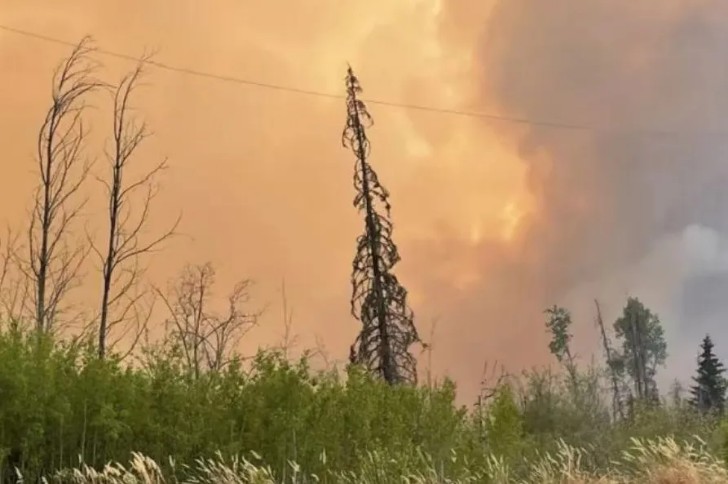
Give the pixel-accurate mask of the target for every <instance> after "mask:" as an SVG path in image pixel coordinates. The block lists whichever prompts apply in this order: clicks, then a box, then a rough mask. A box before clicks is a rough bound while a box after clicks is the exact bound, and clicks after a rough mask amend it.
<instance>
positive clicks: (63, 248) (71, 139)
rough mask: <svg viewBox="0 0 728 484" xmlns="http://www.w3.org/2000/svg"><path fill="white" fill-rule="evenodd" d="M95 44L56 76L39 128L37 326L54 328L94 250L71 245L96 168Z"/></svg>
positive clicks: (30, 269) (80, 49)
mask: <svg viewBox="0 0 728 484" xmlns="http://www.w3.org/2000/svg"><path fill="white" fill-rule="evenodd" d="M91 52H92V48H91V46H90V40H89V39H88V38H84V39H83V40H82V41H81V42H80V43H79V44H78V46H76V48H74V49H73V51H72V53H71V55H70V56H69V57H68V58H67V59H66V60H65V61H63V62H62V63H61V64H60V66H59V67H58V68H57V70H56V72H55V74H54V76H53V88H52V104H51V106H50V108H49V109H48V111H47V113H46V115H45V119H44V120H43V123H42V125H41V128H40V130H39V132H38V141H37V162H38V169H39V176H40V183H39V185H38V188H37V190H36V193H35V201H34V206H33V210H32V214H31V217H30V226H29V229H28V258H27V260H25V261H23V263H22V266H21V267H22V269H23V272H24V274H25V275H26V277H28V278H29V279H30V282H31V286H32V288H33V293H32V297H31V300H32V304H33V308H32V309H31V312H32V313H33V315H34V319H35V326H36V329H37V330H39V331H41V332H47V331H51V330H52V329H53V326H54V323H55V322H56V320H57V318H58V316H59V315H60V313H61V311H62V309H63V307H62V302H63V301H64V299H65V297H66V296H67V294H68V293H69V291H71V290H72V289H73V288H74V287H75V286H76V285H77V284H78V283H79V276H80V272H79V271H80V267H81V264H82V262H83V261H84V259H85V258H86V255H87V254H88V250H87V248H86V247H84V246H83V245H80V244H77V245H75V246H73V247H72V246H71V245H70V244H69V243H68V237H69V236H70V229H71V226H72V225H73V222H74V221H75V219H76V218H77V217H78V215H79V213H80V211H81V210H82V208H83V206H84V204H85V201H80V202H77V201H75V198H76V196H77V195H78V192H79V190H80V188H81V185H82V183H83V182H84V180H85V179H86V176H87V174H88V172H89V169H90V167H91V163H90V162H89V160H88V159H87V158H86V157H85V156H84V151H83V150H84V145H85V143H86V136H87V131H86V130H85V128H84V124H83V119H82V118H83V114H84V112H85V109H86V104H85V99H86V98H87V97H88V95H89V94H91V93H92V92H93V91H95V90H97V88H99V87H101V83H100V82H98V81H97V80H95V79H94V78H93V71H94V69H95V65H94V64H93V63H92V62H91V61H90V60H89V57H90V54H91Z"/></svg>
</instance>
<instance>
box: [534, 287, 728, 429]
mask: <svg viewBox="0 0 728 484" xmlns="http://www.w3.org/2000/svg"><path fill="white" fill-rule="evenodd" d="M596 308H597V324H598V326H599V328H600V334H601V337H602V343H603V348H604V353H605V357H606V368H607V372H608V374H609V379H610V382H611V393H612V407H613V408H612V411H613V416H614V418H615V419H624V418H630V417H631V416H633V415H634V412H635V405H636V404H640V405H647V406H654V405H659V404H660V393H659V391H658V387H657V382H656V375H657V369H658V367H660V366H663V365H664V363H665V360H666V359H667V343H666V341H665V337H664V331H663V328H662V323H661V322H660V318H659V317H658V316H657V315H656V314H655V313H653V312H652V311H650V309H648V308H647V307H645V305H644V304H643V303H642V302H641V301H640V300H639V299H638V298H635V297H630V298H628V300H627V304H626V305H625V307H624V308H623V310H622V315H621V316H620V317H619V318H617V319H616V321H615V322H614V325H613V333H614V337H615V339H616V345H615V344H614V343H613V342H612V341H611V340H610V338H609V337H608V336H607V332H606V330H605V327H604V322H603V320H602V316H601V310H600V307H599V303H598V302H596ZM545 312H546V315H547V319H546V328H547V330H548V332H549V333H550V335H551V341H550V343H549V349H550V351H551V353H552V354H553V355H554V356H555V357H556V359H557V361H558V362H559V363H560V364H561V365H563V367H564V369H565V370H566V372H567V374H568V376H569V379H570V380H571V382H572V384H573V385H574V388H578V381H577V379H578V376H577V365H576V361H575V357H574V354H573V353H572V350H571V346H570V342H571V339H572V334H571V332H570V329H569V328H570V327H571V325H572V320H571V314H570V312H569V311H568V310H567V309H565V308H563V307H559V306H553V307H551V308H549V309H547V310H546V311H545ZM697 365H698V367H697V370H696V375H695V376H694V377H693V385H692V386H691V387H690V395H691V397H690V399H689V403H690V405H691V406H692V407H693V408H695V409H696V410H698V411H700V412H703V413H715V414H717V415H722V414H723V412H724V410H725V400H726V389H727V388H728V380H726V378H725V376H724V373H725V367H724V365H723V363H722V362H721V361H720V360H719V359H718V357H717V356H716V355H715V353H714V345H713V341H712V339H711V337H710V335H706V336H705V337H704V338H703V340H702V342H701V344H700V349H699V352H698V358H697ZM676 390H677V391H679V390H680V389H679V388H676Z"/></svg>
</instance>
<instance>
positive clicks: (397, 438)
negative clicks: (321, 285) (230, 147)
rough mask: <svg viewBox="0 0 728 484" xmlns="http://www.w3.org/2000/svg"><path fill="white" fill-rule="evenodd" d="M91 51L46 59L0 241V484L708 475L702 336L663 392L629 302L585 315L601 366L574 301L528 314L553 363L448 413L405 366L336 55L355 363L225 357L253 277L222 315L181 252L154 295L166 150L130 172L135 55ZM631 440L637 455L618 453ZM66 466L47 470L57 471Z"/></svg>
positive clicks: (380, 237)
mask: <svg viewBox="0 0 728 484" xmlns="http://www.w3.org/2000/svg"><path fill="white" fill-rule="evenodd" d="M93 55H94V49H93V48H92V46H91V43H90V40H88V39H85V40H84V41H82V42H81V43H80V44H79V45H78V46H77V47H76V48H75V49H74V50H73V52H72V53H71V55H70V56H69V57H68V58H67V59H65V60H64V61H63V62H62V63H61V64H60V65H59V67H58V70H57V71H56V72H55V73H54V76H53V90H52V103H51V105H50V106H49V108H48V111H47V113H46V115H45V117H44V118H43V121H42V123H41V125H40V126H39V131H38V144H37V153H36V155H37V156H36V160H35V161H36V163H37V174H38V188H37V191H36V192H35V193H34V194H33V198H32V200H33V205H32V211H31V213H30V214H29V220H28V225H27V227H25V228H23V229H22V230H19V231H16V232H10V231H8V236H7V237H6V238H5V240H4V245H3V255H2V268H1V269H2V271H1V272H0V296H1V298H0V299H1V301H0V302H1V303H2V326H0V456H2V467H1V470H0V472H2V476H1V477H2V479H3V480H6V481H8V482H14V480H15V476H16V474H17V473H20V474H21V475H22V476H24V478H25V479H26V480H27V481H35V480H37V479H38V478H40V476H53V475H54V474H56V473H57V472H63V470H64V469H72V468H76V467H79V466H83V465H87V466H90V467H93V468H97V469H101V468H103V466H104V465H106V464H107V463H109V462H122V463H124V462H129V461H130V460H131V459H133V458H134V454H133V453H134V452H138V453H140V454H141V455H144V456H147V457H149V458H151V459H153V460H154V461H155V462H156V463H158V464H159V466H160V471H161V472H162V473H163V474H164V475H165V476H167V477H166V478H167V479H179V480H184V479H191V478H193V477H194V475H195V473H200V472H202V473H203V474H204V472H205V470H204V469H206V467H205V466H206V465H208V464H209V465H213V466H214V465H217V464H215V463H219V464H220V465H223V464H225V465H226V466H228V467H226V468H229V466H232V468H236V467H235V465H236V464H235V463H234V461H233V460H231V459H234V458H235V457H236V456H238V457H239V456H243V457H245V458H246V459H252V461H249V462H253V461H255V462H254V463H255V465H257V466H259V467H260V468H266V467H267V468H269V469H270V473H271V475H272V476H273V478H275V479H277V480H279V481H281V480H291V479H293V480H294V482H308V481H311V480H312V479H313V478H312V477H310V476H312V475H315V476H318V479H320V480H328V481H330V482H341V481H342V480H345V479H350V480H351V481H352V482H368V480H370V479H371V480H373V482H395V481H396V482H401V479H402V477H403V476H418V475H420V476H421V477H422V479H425V480H427V479H430V481H427V482H447V480H448V479H449V480H450V482H487V481H498V480H499V479H500V480H501V481H503V480H509V479H532V480H533V479H536V480H535V481H534V482H544V481H543V480H541V481H539V480H538V476H539V475H541V474H538V473H539V472H541V473H542V474H543V473H548V472H551V473H552V474H554V473H558V472H562V471H563V470H564V469H567V471H569V472H571V471H570V470H569V469H571V470H573V471H574V472H576V471H577V470H578V469H577V467H578V468H579V469H581V471H582V472H584V473H593V474H601V475H604V474H608V473H610V472H612V470H613V468H614V465H615V462H619V461H624V462H623V464H624V466H625V469H624V470H623V472H625V473H627V474H630V475H638V474H639V472H646V471H649V470H650V469H653V467H650V466H657V468H659V465H666V464H665V462H663V461H669V460H670V459H673V460H675V461H676V462H677V461H679V462H683V463H685V462H693V464H695V465H696V466H697V465H698V464H700V465H705V466H706V468H708V467H709V468H710V469H711V472H713V474H715V473H719V470H718V469H721V467H720V461H723V460H725V459H728V427H726V426H725V425H724V423H723V413H724V406H725V392H726V380H725V379H724V377H723V373H724V368H723V365H722V364H721V362H720V361H718V359H717V358H716V357H715V353H714V350H713V343H712V341H711V339H710V337H709V336H706V337H705V339H704V340H703V344H702V345H701V348H699V349H698V348H696V351H699V359H698V364H697V368H696V374H695V379H694V382H693V384H692V385H690V387H689V388H686V389H684V390H683V389H682V388H681V387H680V386H679V385H677V384H676V385H675V386H674V387H673V388H671V389H668V390H667V391H666V389H662V391H661V389H659V388H658V387H657V383H656V375H657V372H658V371H659V369H660V367H661V366H662V365H663V364H664V362H665V360H666V358H667V355H668V348H667V346H666V343H665V339H664V335H663V330H662V326H661V322H660V320H659V317H658V316H657V315H656V314H655V313H654V312H652V311H651V310H650V309H649V308H646V307H645V306H644V305H643V304H642V303H641V302H640V301H639V299H637V298H629V299H628V300H627V301H626V303H625V306H624V310H623V313H622V315H621V316H620V317H619V318H618V319H617V320H616V321H614V322H613V324H608V323H605V322H604V321H602V318H601V315H600V311H599V304H598V302H597V303H596V305H595V310H596V313H597V320H598V323H599V327H600V329H601V339H602V346H603V353H604V358H603V360H602V362H596V361H591V362H589V361H580V360H579V358H578V356H577V355H575V354H574V353H573V352H572V348H571V346H570V341H571V326H572V321H571V316H570V313H569V311H568V310H567V309H565V308H561V307H558V306H554V307H552V308H550V309H548V310H546V312H545V323H544V331H548V332H549V333H550V334H551V343H550V346H549V349H550V351H551V353H552V354H553V355H554V357H555V359H556V360H557V361H558V363H559V364H560V367H559V369H558V370H556V371H551V370H533V371H529V372H526V373H524V374H522V375H508V374H507V373H505V372H504V371H502V370H501V369H499V368H491V369H490V370H491V371H490V372H487V371H486V372H484V373H485V377H484V381H483V382H482V391H481V395H480V397H479V398H478V400H477V401H476V402H473V404H472V405H467V406H464V407H463V406H460V405H458V404H457V403H456V399H455V396H456V389H455V385H454V383H453V382H451V381H449V380H447V379H445V380H443V381H432V379H430V378H428V379H427V381H426V382H425V383H424V384H423V383H422V381H421V379H418V378H417V361H416V358H415V356H414V353H413V348H414V347H416V346H420V347H422V348H424V349H425V350H426V349H427V348H428V342H425V341H422V339H421V338H420V335H419V334H418V332H417V330H416V324H415V318H414V314H413V313H412V311H411V309H410V308H409V306H408V303H407V291H406V289H405V288H404V286H403V284H402V283H400V281H399V280H398V279H397V278H396V276H395V275H394V270H393V269H394V266H395V265H396V263H397V262H398V261H399V257H400V256H399V253H398V250H397V246H396V244H395V243H394V241H393V228H394V225H393V223H392V221H391V217H390V206H389V202H388V196H389V194H388V192H387V190H386V189H385V188H384V186H383V184H382V183H380V181H379V179H378V177H377V175H376V172H375V171H374V169H373V167H372V165H371V164H370V163H369V161H368V154H369V149H370V148H369V141H368V139H367V137H366V129H367V128H368V127H369V126H370V125H371V118H370V117H369V114H368V112H367V110H366V106H365V105H364V103H363V102H362V101H361V100H360V99H359V98H358V95H359V93H360V92H361V87H360V85H359V81H358V79H357V78H356V76H355V75H354V73H353V70H352V69H351V68H350V69H349V71H348V73H347V77H346V89H347V102H346V106H345V107H346V123H345V129H344V132H343V139H342V141H343V142H344V145H345V146H346V147H348V148H350V149H351V151H352V153H353V155H354V159H355V164H354V189H355V199H354V205H355V208H356V209H357V211H358V212H359V213H360V214H361V217H362V224H363V227H364V230H363V233H362V235H361V236H360V237H359V238H358V239H357V240H356V243H355V253H354V261H353V265H352V298H351V305H352V315H353V316H354V318H355V319H356V320H358V321H359V323H360V325H361V331H360V333H359V335H358V337H357V339H356V340H355V341H354V342H353V344H352V346H351V351H350V355H351V356H350V364H349V365H348V366H347V367H346V368H335V367H331V368H328V369H326V370H323V371H314V370H312V369H311V367H310V364H309V363H310V358H311V353H310V352H309V353H305V354H304V356H303V357H302V358H300V360H291V359H290V358H289V357H288V355H287V342H283V343H282V344H281V348H278V349H266V350H261V351H260V352H259V353H258V354H257V355H256V356H255V358H252V359H250V358H244V357H243V356H241V355H239V354H238V353H237V351H236V348H237V345H238V342H239V341H240V340H241V338H243V337H244V336H245V335H246V333H247V332H248V331H249V330H250V329H251V328H252V327H254V326H255V324H256V322H257V317H258V314H257V313H255V312H251V311H249V310H248V309H247V307H248V303H249V295H248V287H249V281H241V282H240V283H239V284H238V285H236V286H235V287H234V288H233V290H232V291H231V293H230V294H229V297H228V300H227V302H228V304H227V307H226V310H225V311H224V312H214V311H212V310H211V309H210V307H209V297H210V293H211V291H212V288H213V286H214V283H215V271H214V268H213V267H212V266H210V265H209V264H208V265H200V266H188V267H186V268H185V269H184V270H183V271H182V272H181V274H180V277H179V279H178V280H176V281H174V282H173V284H171V285H170V287H169V288H168V289H167V290H161V289H159V288H156V287H154V286H151V285H149V284H148V283H147V282H146V281H145V279H144V268H145V264H146V263H147V262H148V259H149V258H150V257H151V256H152V255H153V254H155V253H156V252H157V251H160V250H162V249H163V247H164V244H165V243H166V242H168V241H170V240H171V239H172V238H173V237H174V236H175V234H176V232H175V231H176V228H177V226H178V223H179V219H178V220H177V221H173V222H172V223H170V224H169V226H168V227H164V228H163V229H162V230H161V231H155V228H154V227H151V226H150V225H151V224H150V223H149V220H150V219H149V216H150V213H151V211H152V209H153V201H154V196H155V193H156V190H157V183H156V177H157V175H158V174H159V173H160V172H161V171H163V170H164V169H165V168H166V166H167V164H166V163H167V162H166V160H164V161H161V162H157V163H151V164H147V165H144V166H146V167H147V168H146V170H142V174H141V175H138V173H139V170H138V169H137V168H136V164H137V163H140V162H143V160H142V157H140V156H139V155H138V154H137V149H138V148H139V147H140V146H141V145H142V143H143V142H144V140H145V139H146V138H147V137H148V136H150V134H151V131H150V130H149V129H148V128H147V126H146V125H145V124H144V123H143V122H142V121H140V120H139V118H137V117H136V116H135V115H134V113H133V112H132V111H133V110H132V108H131V106H132V99H133V95H134V92H135V89H136V87H137V85H138V83H139V80H140V78H141V77H142V75H143V73H144V72H143V68H144V65H145V64H146V63H147V62H149V60H150V58H146V57H144V58H142V59H141V60H140V62H139V63H138V65H137V67H136V68H135V69H134V70H132V71H131V72H130V73H129V74H128V75H127V76H125V77H124V78H123V79H121V81H120V82H118V83H116V84H113V85H111V84H108V83H106V82H104V81H101V80H99V79H98V78H97V77H96V75H97V72H98V66H97V65H96V63H95V62H94V60H93ZM99 91H107V92H110V93H111V94H112V97H111V99H112V102H113V109H112V121H113V122H112V123H110V125H111V126H112V132H111V133H110V138H109V144H108V149H107V150H106V152H105V153H104V154H103V159H104V161H105V162H106V163H105V164H104V167H103V168H99V166H100V165H101V163H99V164H98V165H95V164H92V163H91V162H90V160H92V159H93V158H94V156H92V155H91V154H89V153H87V152H86V139H87V134H88V127H87V126H86V125H85V124H84V122H85V112H86V109H87V107H88V103H87V99H88V96H89V95H91V94H92V93H96V92H99ZM132 165H133V166H134V167H135V168H134V169H131V168H129V167H130V166H132ZM132 173H133V174H135V175H136V177H132V176H131V174H132ZM89 182H96V183H98V184H99V186H101V187H102V188H103V189H105V193H106V200H107V202H108V206H107V214H108V219H107V221H108V226H107V231H106V233H105V236H104V237H101V238H94V237H92V236H90V235H89V234H86V237H85V240H83V241H81V242H79V241H78V238H77V237H76V235H77V232H78V230H79V229H81V230H82V227H83V214H84V209H85V203H86V201H85V200H84V199H83V196H82V193H83V189H84V187H85V184H86V183H89ZM88 260H95V261H96V262H97V263H98V266H99V267H100V270H99V272H98V273H97V274H93V275H91V276H89V275H88V274H85V273H84V272H83V271H82V267H83V264H85V263H86V262H87V261H88ZM83 277H86V278H89V277H96V279H97V281H98V284H99V287H100V291H99V293H100V295H101V298H100V301H99V302H98V305H97V309H96V310H94V311H92V315H91V316H89V315H88V314H89V313H88V311H86V310H79V308H77V307H76V306H75V305H74V304H72V303H71V302H70V301H72V297H71V295H72V293H73V291H74V289H76V288H77V287H78V284H79V282H80V281H81V279H82V278H83ZM153 302H157V303H161V305H162V306H163V307H164V308H165V309H166V313H167V315H166V318H165V319H164V320H162V321H157V320H156V319H153V318H152V311H151V308H152V307H153V304H152V303H153ZM339 324H342V323H339ZM154 329H156V330H160V329H161V330H162V331H161V336H160V335H157V334H152V333H154V331H152V330H154ZM156 332H157V333H159V332H160V331H156ZM635 439H637V440H635ZM660 439H673V440H660ZM630 449H631V452H633V454H629V455H631V456H632V457H633V458H632V460H630V459H626V458H625V455H624V452H625V451H630ZM693 449H699V450H700V451H697V450H696V451H695V452H693ZM670 452H673V454H670ZM701 452H705V453H701ZM635 455H636V456H637V457H635ZM549 456H550V457H549ZM640 456H641V457H640ZM710 456H712V457H710ZM711 458H712V459H714V461H713V460H710V459H711ZM170 459H172V460H170ZM200 459H202V461H199V460H200ZM205 459H213V460H212V461H206V460H205ZM215 459H218V460H215ZM640 459H642V460H640ZM661 459H662V460H661ZM577 461H578V462H577ZM653 461H654V462H653ZM549 462H551V464H549ZM630 462H631V464H630ZM668 463H669V462H668ZM638 464H639V465H638ZM550 465H552V466H554V469H551V470H549V469H547V467H548V466H550ZM195 466H197V467H195ZM559 466H561V467H559ZM564 466H566V467H564ZM630 466H631V468H630ZM243 467H245V466H243ZM557 468H558V469H557ZM208 470H209V469H208ZM238 470H239V472H240V473H244V472H247V471H245V469H242V468H241V469H238ZM534 472H535V473H536V474H534ZM64 475H65V474H56V477H57V478H58V479H61V481H62V482H66V481H63V479H72V477H68V476H66V477H63V476H64ZM543 475H546V474H543ZM554 475H556V474H554ZM346 476H348V477H346ZM534 476H535V477H534ZM413 478H414V477H413ZM377 479H378V481H377ZM192 482H194V481H192ZM213 482H214V481H213ZM701 482H703V481H701ZM716 482H723V481H716Z"/></svg>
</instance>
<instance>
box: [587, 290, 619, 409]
mask: <svg viewBox="0 0 728 484" xmlns="http://www.w3.org/2000/svg"><path fill="white" fill-rule="evenodd" d="M594 304H595V305H596V307H597V321H596V322H597V325H598V326H599V331H600V332H601V336H602V345H603V346H604V354H605V356H606V357H607V367H608V369H609V376H610V379H611V381H612V414H613V417H614V418H615V419H616V418H617V417H619V419H620V420H623V419H624V410H623V407H622V396H621V394H620V391H619V388H620V384H619V375H618V372H617V370H616V368H614V365H615V359H614V357H613V355H612V348H611V345H610V344H609V338H608V337H607V331H606V330H605V329H604V320H602V310H601V308H600V307H599V301H598V300H596V299H595V300H594Z"/></svg>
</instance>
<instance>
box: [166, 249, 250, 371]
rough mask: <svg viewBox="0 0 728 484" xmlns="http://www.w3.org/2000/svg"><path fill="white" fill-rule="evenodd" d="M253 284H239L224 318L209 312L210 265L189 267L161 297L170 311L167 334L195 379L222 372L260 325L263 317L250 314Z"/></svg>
mask: <svg viewBox="0 0 728 484" xmlns="http://www.w3.org/2000/svg"><path fill="white" fill-rule="evenodd" d="M250 284H251V283H250V281H248V280H244V281H240V282H238V283H237V284H236V285H235V286H234V287H233V290H232V291H231V292H230V294H229V295H228V297H227V310H226V312H225V313H223V314H222V315H220V314H218V313H215V312H212V311H211V310H210V308H209V306H210V303H211V302H210V299H211V297H212V289H213V287H214V285H215V269H214V268H213V266H212V264H210V263H207V264H204V265H198V266H187V267H185V268H184V270H183V271H182V273H181V275H180V277H179V279H178V280H177V281H176V283H175V284H174V285H172V287H171V288H170V289H169V290H168V291H167V294H164V293H162V292H161V291H159V290H158V289H157V293H158V294H159V296H160V298H161V299H162V301H163V302H164V304H165V305H166V307H167V310H168V311H169V318H168V320H167V326H168V329H167V333H168V337H169V338H171V340H172V341H171V342H172V344H174V345H176V347H177V348H178V350H179V351H180V353H181V355H182V358H183V360H184V364H185V366H186V367H187V369H188V370H189V371H190V373H191V374H192V376H193V377H194V378H199V377H200V375H201V374H202V372H204V371H220V370H222V369H223V368H224V367H225V366H227V365H228V364H229V363H230V361H232V360H233V359H234V358H235V356H236V348H237V346H238V344H239V342H240V340H241V339H242V338H243V337H244V336H245V335H246V334H247V333H248V332H249V331H250V330H251V329H253V328H254V327H255V326H256V325H257V323H258V317H259V316H260V313H249V312H246V311H244V310H243V306H244V305H245V304H246V303H248V302H249V295H248V289H249V287H250Z"/></svg>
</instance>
